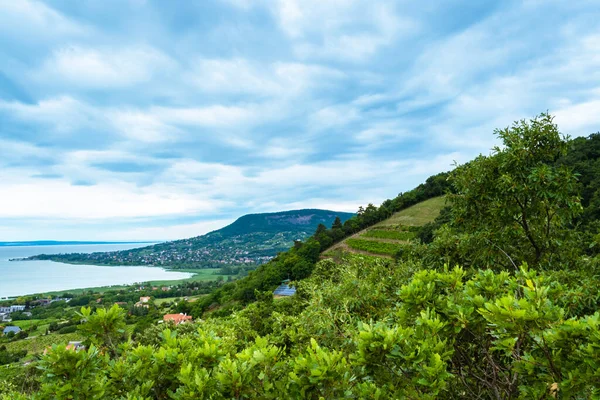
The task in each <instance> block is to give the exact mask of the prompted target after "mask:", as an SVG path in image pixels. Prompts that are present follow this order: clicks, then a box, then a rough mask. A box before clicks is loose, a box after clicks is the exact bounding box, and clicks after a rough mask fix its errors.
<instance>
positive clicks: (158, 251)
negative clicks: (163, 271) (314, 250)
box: [29, 209, 354, 268]
mask: <svg viewBox="0 0 600 400" xmlns="http://www.w3.org/2000/svg"><path fill="white" fill-rule="evenodd" d="M353 215H354V214H352V213H346V212H336V211H329V210H318V209H304V210H292V211H283V212H276V213H264V214H248V215H244V216H242V217H240V218H238V219H237V220H236V221H235V222H233V223H232V224H230V225H228V226H226V227H224V228H221V229H218V230H216V231H213V232H210V233H207V234H206V235H202V236H197V237H193V238H189V239H182V240H175V241H171V242H165V243H159V244H155V245H152V246H146V247H141V248H137V249H132V250H123V251H111V252H98V253H91V254H88V253H73V254H41V255H37V256H33V257H30V258H29V259H32V260H52V261H59V262H67V263H79V264H95V265H155V266H164V267H171V268H217V267H220V268H222V267H228V266H247V267H252V266H255V265H259V264H262V263H264V262H266V261H268V260H270V259H271V258H273V257H274V256H275V255H277V253H279V252H282V251H286V250H287V249H289V248H290V247H291V246H292V245H293V244H294V241H295V240H304V239H306V238H308V237H309V236H311V235H312V234H313V233H314V232H315V230H316V229H317V226H319V224H323V225H326V226H331V224H332V223H333V221H334V220H335V218H336V217H339V218H340V220H341V221H345V220H347V219H348V218H350V217H352V216H353Z"/></svg>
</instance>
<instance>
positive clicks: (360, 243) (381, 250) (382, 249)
mask: <svg viewBox="0 0 600 400" xmlns="http://www.w3.org/2000/svg"><path fill="white" fill-rule="evenodd" d="M346 244H347V245H348V246H350V247H351V248H353V249H355V250H361V251H366V252H369V253H373V254H384V255H388V256H393V255H394V254H396V253H397V252H398V250H399V249H400V244H396V243H387V242H377V241H374V240H365V239H354V238H350V239H348V240H346Z"/></svg>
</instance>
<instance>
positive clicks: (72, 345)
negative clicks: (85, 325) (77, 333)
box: [66, 341, 85, 351]
mask: <svg viewBox="0 0 600 400" xmlns="http://www.w3.org/2000/svg"><path fill="white" fill-rule="evenodd" d="M66 349H67V350H75V351H79V350H85V346H84V345H83V342H80V341H76V342H69V344H68V345H67V347H66Z"/></svg>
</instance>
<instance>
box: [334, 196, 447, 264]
mask: <svg viewBox="0 0 600 400" xmlns="http://www.w3.org/2000/svg"><path fill="white" fill-rule="evenodd" d="M445 204H446V199H445V197H444V196H439V197H434V198H432V199H429V200H425V201H422V202H420V203H418V204H415V205H414V206H411V207H409V208H406V209H404V210H402V211H399V212H397V213H394V214H393V215H392V216H391V217H389V218H387V219H385V220H383V221H381V222H379V223H378V224H376V225H374V226H371V227H369V228H366V229H363V230H361V231H360V232H358V233H356V234H354V235H352V236H350V237H349V238H346V239H345V240H343V241H341V242H340V243H337V244H336V245H334V246H332V247H331V248H330V249H328V250H327V251H326V252H325V253H324V254H323V256H324V257H325V258H328V257H331V256H337V255H340V253H344V252H349V253H359V254H365V255H371V256H376V257H382V258H392V257H393V256H394V254H396V252H397V251H398V250H399V249H400V247H401V246H402V244H404V243H406V242H407V241H409V240H411V239H413V238H414V237H415V231H416V230H417V228H418V227H420V226H423V225H425V224H427V223H428V222H433V220H434V219H435V218H436V217H437V216H438V215H439V214H440V211H441V210H442V208H444V206H445Z"/></svg>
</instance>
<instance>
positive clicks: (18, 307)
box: [0, 305, 25, 314]
mask: <svg viewBox="0 0 600 400" xmlns="http://www.w3.org/2000/svg"><path fill="white" fill-rule="evenodd" d="M24 310H25V306H22V305H13V306H8V307H0V313H2V314H10V313H13V312H17V311H24Z"/></svg>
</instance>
